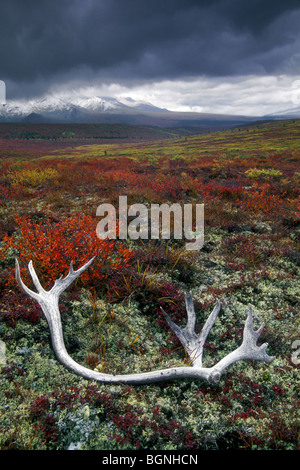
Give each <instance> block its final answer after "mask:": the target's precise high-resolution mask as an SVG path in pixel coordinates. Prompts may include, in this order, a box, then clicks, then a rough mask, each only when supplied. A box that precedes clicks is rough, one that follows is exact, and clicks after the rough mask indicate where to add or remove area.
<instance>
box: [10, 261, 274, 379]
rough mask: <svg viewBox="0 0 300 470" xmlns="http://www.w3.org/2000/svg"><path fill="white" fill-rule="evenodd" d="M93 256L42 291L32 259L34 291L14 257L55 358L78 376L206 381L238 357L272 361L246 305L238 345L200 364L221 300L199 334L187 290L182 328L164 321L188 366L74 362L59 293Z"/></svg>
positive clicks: (168, 319) (18, 272)
mask: <svg viewBox="0 0 300 470" xmlns="http://www.w3.org/2000/svg"><path fill="white" fill-rule="evenodd" d="M93 260H94V258H92V259H91V260H90V261H88V262H87V263H86V264H85V265H84V266H82V267H81V268H79V269H78V270H77V271H74V269H73V265H72V263H71V265H70V270H69V273H68V274H67V276H66V277H65V278H63V277H62V276H61V277H60V278H59V279H57V280H56V281H55V282H54V285H53V287H52V289H51V290H49V291H46V290H45V289H44V288H43V287H42V286H41V284H40V281H39V279H38V277H37V274H36V272H35V270H34V267H33V265H32V262H31V261H30V263H29V265H28V268H29V272H30V274H31V277H32V280H33V283H34V286H35V288H36V290H37V292H34V291H32V290H31V289H29V288H28V287H27V286H26V285H25V284H24V282H23V281H22V279H21V275H20V267H19V263H18V260H17V259H16V269H15V272H16V280H17V283H18V284H19V286H20V287H21V288H22V289H23V291H24V292H25V293H26V294H27V295H29V296H30V297H32V298H33V299H35V300H36V301H37V302H38V303H39V304H40V306H41V308H42V311H43V313H44V315H45V318H46V320H47V322H48V325H49V329H50V335H51V341H52V346H53V349H54V352H55V354H56V357H57V359H58V361H59V362H60V363H61V364H62V365H64V366H65V367H66V368H67V369H69V370H70V371H72V372H74V373H75V374H77V375H80V376H81V377H84V378H85V379H88V380H95V381H98V382H104V383H130V384H147V383H153V382H161V381H166V380H173V379H186V378H192V379H203V380H207V381H209V382H214V383H217V382H219V380H220V378H221V375H222V373H223V372H224V370H225V369H226V368H227V367H229V366H230V365H231V364H234V363H235V362H237V361H242V360H250V359H252V360H257V361H265V362H272V361H273V360H274V357H272V356H269V355H268V354H267V353H266V349H267V346H268V344H267V343H265V344H263V345H262V346H257V344H256V342H257V339H258V338H259V336H260V334H261V332H262V330H263V328H264V325H261V327H260V328H259V329H258V330H256V331H254V330H253V312H252V308H251V306H250V305H249V307H248V310H247V320H246V323H245V327H244V335H243V342H242V344H241V346H240V347H239V348H238V349H236V350H235V351H233V352H231V353H230V354H228V355H227V356H225V357H224V358H223V359H221V360H220V361H219V362H218V363H217V364H216V365H215V366H213V367H208V368H206V367H202V357H203V348H204V343H205V341H206V338H207V336H208V334H209V331H210V330H211V328H212V326H213V325H214V322H215V320H216V318H217V316H218V314H219V312H220V309H221V304H220V302H217V304H216V306H215V308H214V309H213V311H212V312H211V314H210V315H209V317H208V319H207V320H206V322H205V324H204V327H203V329H202V331H201V333H200V334H196V333H195V324H196V315H195V310H194V304H193V300H192V296H191V294H190V293H189V294H186V295H185V303H186V310H187V316H188V319H187V324H186V326H185V327H184V328H180V327H179V326H178V325H176V324H175V323H174V322H173V321H172V320H171V319H170V318H169V317H168V315H167V314H166V313H165V312H164V313H165V315H166V318H167V322H168V324H169V326H170V328H171V329H172V330H173V331H174V332H175V334H176V335H177V336H178V338H179V340H180V341H181V343H182V345H183V347H184V348H185V350H186V352H187V353H188V355H189V357H190V359H191V366H187V367H175V368H170V369H160V370H155V371H151V372H144V373H138V374H125V375H113V374H106V373H102V372H97V371H94V370H91V369H88V368H86V367H84V366H82V365H80V364H78V363H77V362H75V361H74V360H73V359H72V358H71V357H70V356H69V354H68V353H67V350H66V348H65V344H64V339H63V330H62V323H61V316H60V312H59V304H58V301H59V296H60V294H61V293H62V292H63V291H64V290H65V289H66V288H67V287H69V286H70V285H71V284H72V282H73V281H74V280H75V279H76V278H77V277H78V276H80V274H82V273H83V272H84V271H85V270H86V269H87V268H88V267H89V266H90V265H91V263H92V262H93Z"/></svg>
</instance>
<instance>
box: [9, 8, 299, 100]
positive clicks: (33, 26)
mask: <svg viewBox="0 0 300 470" xmlns="http://www.w3.org/2000/svg"><path fill="white" fill-rule="evenodd" d="M299 22H300V2H299V0H285V1H284V2H282V0H281V1H278V0H272V1H271V0H264V1H263V2H261V1H258V0H244V1H243V2H241V1H240V0H222V1H221V0H163V1H162V0H151V1H149V0H84V1H82V0H60V1H55V2H54V1H49V0H30V2H24V0H10V1H9V2H8V1H6V2H1V5H0V57H1V72H0V73H1V76H0V79H2V80H5V82H6V83H7V96H8V98H9V97H11V98H14V97H22V96H24V97H26V95H27V96H32V95H34V94H38V93H40V94H41V93H44V92H46V91H47V90H49V89H51V87H52V88H53V87H54V88H55V87H60V86H63V85H64V84H72V86H76V84H77V85H84V84H86V85H90V84H103V83H117V84H120V85H122V86H127V87H136V86H142V85H143V86H146V85H147V84H148V86H149V84H151V83H158V82H164V83H166V81H172V82H173V81H176V82H177V83H179V82H182V81H185V80H188V81H195V80H197V79H199V78H200V77H202V79H203V80H205V79H209V78H212V79H214V80H216V79H221V78H222V77H223V78H224V79H225V77H231V78H232V79H233V77H244V76H260V77H262V76H279V75H286V76H292V77H294V78H295V79H296V78H297V76H298V75H299V76H300V60H299V59H300V53H299V51H300V40H299ZM68 86H69V85H68ZM192 105H193V103H192Z"/></svg>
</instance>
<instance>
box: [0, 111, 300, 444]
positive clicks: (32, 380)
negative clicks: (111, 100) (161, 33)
mask: <svg viewBox="0 0 300 470" xmlns="http://www.w3.org/2000/svg"><path fill="white" fill-rule="evenodd" d="M101 131H102V133H103V134H102V135H101ZM299 148H300V121H299V120H291V121H282V122H281V121H278V122H271V123H260V124H254V125H251V126H248V127H242V128H237V129H233V130H226V131H218V132H211V133H207V134H192V133H190V132H188V131H185V130H184V129H181V130H180V131H175V130H170V129H169V130H163V129H159V130H158V129H152V128H151V129H150V128H149V129H146V128H138V127H136V128H134V127H129V126H111V127H109V126H102V127H101V126H95V127H93V126H90V127H89V126H82V127H81V126H79V125H78V126H71V127H70V126H52V127H51V126H45V125H41V126H40V127H39V126H38V125H19V126H18V125H1V130H0V166H1V176H0V213H1V219H0V264H1V271H0V292H1V297H0V340H1V345H2V346H3V344H5V358H4V359H5V360H3V354H2V356H1V358H2V364H0V448H1V449H3V450H4V449H10V450H29V449H31V450H35V449H43V450H44V449H47V450H52V449H54V450H60V449H68V448H70V449H73V448H76V449H83V450H84V449H89V450H92V449H101V450H117V449H118V450H124V449H126V450H127V449H148V450H149V449H150V450H156V449H157V450H168V449H170V450H172V449H173V450H188V449H201V450H202V449H207V450H213V449H216V450H217V449H251V450H256V449H258V450H273V449H275V450H295V449H299V414H298V413H299V379H298V374H299V360H300V352H299V353H298V352H297V349H295V345H298V349H299V340H300V338H299V336H300V333H299V289H300V286H299V261H300V254H299V243H300V224H299V216H300V195H299V182H300V178H299V156H300V155H299ZM120 195H126V196H127V198H128V204H134V203H142V204H144V205H146V206H150V205H151V204H152V203H156V204H162V203H170V204H171V203H174V202H176V203H178V202H179V203H181V204H187V203H189V204H202V203H203V204H204V205H205V240H204V246H203V248H202V249H201V250H195V251H187V250H186V249H185V240H176V239H172V237H171V239H170V240H163V239H158V240H130V239H128V240H118V239H116V240H99V238H97V235H96V226H97V223H98V221H99V217H97V216H96V209H97V207H98V206H99V204H101V203H110V204H113V205H114V206H115V207H118V200H119V196H120ZM92 257H95V259H94V262H93V263H92V265H91V266H90V267H89V269H87V270H85V271H84V273H83V274H82V275H81V276H80V277H78V278H77V279H76V282H74V283H73V284H72V285H71V286H70V287H69V288H68V289H67V290H66V291H65V292H64V293H63V294H62V295H61V297H60V300H59V309H60V312H61V316H62V324H63V333H64V339H65V344H66V348H67V350H68V353H69V354H70V356H71V357H72V358H73V359H74V360H75V361H76V362H78V363H79V364H82V365H83V366H84V367H87V368H90V369H92V370H95V371H98V372H105V373H108V374H133V373H142V372H148V371H151V370H154V369H165V368H172V367H181V366H185V365H189V364H190V360H191V359H190V357H187V354H186V353H185V350H184V348H183V347H182V345H181V343H180V342H179V340H178V337H177V336H176V335H175V334H174V331H172V329H170V328H169V325H168V318H170V319H171V320H172V321H173V322H175V323H176V324H177V325H179V326H180V327H181V328H183V327H184V326H185V324H186V310H185V303H184V293H185V292H191V293H192V297H193V301H194V306H195V311H196V315H197V326H196V330H197V331H200V329H201V327H202V326H203V324H204V323H205V321H206V319H207V317H208V315H209V314H210V312H211V311H212V310H213V308H214V306H215V305H216V303H217V301H218V300H220V301H221V303H222V309H221V311H220V313H219V316H218V318H217V319H216V321H215V323H214V326H213V328H212V329H211V331H210V332H209V335H208V337H207V341H206V343H205V347H204V351H203V365H204V366H205V367H211V366H212V365H213V364H215V363H216V362H217V361H218V360H220V359H222V358H223V357H224V356H226V355H227V354H229V353H230V352H231V351H233V350H235V349H236V348H238V347H239V346H240V344H241V342H242V332H243V327H244V323H245V320H246V316H245V310H246V308H247V306H248V304H251V305H252V308H253V312H254V323H255V325H256V326H257V327H258V326H259V325H260V324H261V323H262V322H264V324H265V328H264V330H263V332H262V334H261V336H260V338H259V344H262V343H265V342H267V343H268V344H269V346H268V350H267V352H268V354H269V355H271V356H274V357H275V359H274V360H273V362H271V363H265V362H256V361H244V362H238V363H236V364H233V365H232V366H231V367H230V368H228V369H227V370H226V371H225V373H224V374H223V375H222V377H221V379H220V381H219V382H218V383H207V382H204V381H201V380H194V379H183V380H178V381H166V382H162V383H159V382H157V383H152V384H141V385H131V384H119V383H114V384H105V383H104V384H102V383H98V382H97V383H96V382H93V381H88V380H86V379H84V378H82V377H79V376H77V375H74V374H73V373H71V372H70V371H68V370H67V369H65V368H64V367H63V366H62V365H61V364H60V363H59V362H58V361H57V360H56V357H55V355H54V352H53V349H52V346H51V341H50V334H49V330H48V327H47V323H46V319H45V318H44V316H43V315H42V311H41V308H40V306H39V305H38V304H37V302H35V301H34V300H33V299H31V298H29V297H28V296H26V295H25V294H24V292H22V290H21V289H20V288H19V286H18V285H17V283H16V280H15V258H17V259H18V261H19V265H20V272H21V276H22V279H23V281H24V282H25V283H26V284H27V285H28V286H29V287H30V288H31V289H33V290H34V286H33V285H32V281H31V278H30V275H29V272H28V268H27V265H28V263H29V261H30V260H32V262H33V265H34V267H35V269H36V272H37V275H38V277H39V279H40V281H41V284H42V285H43V286H44V288H46V289H50V288H51V287H52V285H53V282H54V281H55V279H57V278H59V277H60V276H61V275H66V274H67V273H68V271H69V267H70V262H71V261H73V263H74V269H78V268H79V267H80V266H82V265H84V264H85V263H86V262H87V261H88V260H89V259H91V258H92ZM162 309H163V310H162ZM163 311H165V312H166V313H167V315H168V317H166V316H165V315H164V313H163ZM2 350H3V348H2Z"/></svg>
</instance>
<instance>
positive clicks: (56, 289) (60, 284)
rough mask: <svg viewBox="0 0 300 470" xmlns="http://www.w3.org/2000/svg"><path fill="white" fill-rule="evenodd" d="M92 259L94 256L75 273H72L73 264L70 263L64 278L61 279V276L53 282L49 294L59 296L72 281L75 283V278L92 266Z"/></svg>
mask: <svg viewBox="0 0 300 470" xmlns="http://www.w3.org/2000/svg"><path fill="white" fill-rule="evenodd" d="M94 259H95V256H93V258H91V259H90V260H89V261H88V262H87V263H85V264H84V265H83V266H81V268H79V269H77V270H76V271H74V269H73V262H72V261H71V263H70V269H69V272H68V274H67V275H66V277H65V278H63V277H62V276H61V277H60V278H59V279H56V281H55V282H54V286H53V287H52V289H51V291H50V292H51V293H53V294H56V295H60V294H61V293H62V292H63V291H64V290H66V289H67V288H68V287H69V286H70V285H71V284H72V282H73V281H75V279H77V277H79V276H80V274H82V273H83V272H84V271H85V270H86V269H87V268H88V267H89V266H90V265H91V264H92V262H93V261H94Z"/></svg>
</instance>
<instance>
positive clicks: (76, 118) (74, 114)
mask: <svg viewBox="0 0 300 470" xmlns="http://www.w3.org/2000/svg"><path fill="white" fill-rule="evenodd" d="M145 111H147V112H155V113H157V112H161V111H166V110H161V109H160V108H157V107H156V106H153V105H152V104H151V103H145V102H137V101H134V100H133V99H131V98H122V99H120V100H118V99H116V98H112V97H104V98H103V97H99V96H94V97H76V96H75V97H71V98H69V97H68V99H62V98H60V97H56V96H49V97H42V98H38V99H31V100H28V101H25V100H24V101H21V100H20V101H17V100H12V101H7V103H6V105H5V106H0V121H1V122H4V121H10V122H12V121H24V120H25V121H26V120H30V118H31V117H34V119H36V120H37V121H38V120H40V121H44V122H46V121H47V120H49V122H93V121H95V122H98V121H99V119H100V120H101V116H102V117H104V116H103V115H104V114H136V113H137V112H145Z"/></svg>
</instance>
